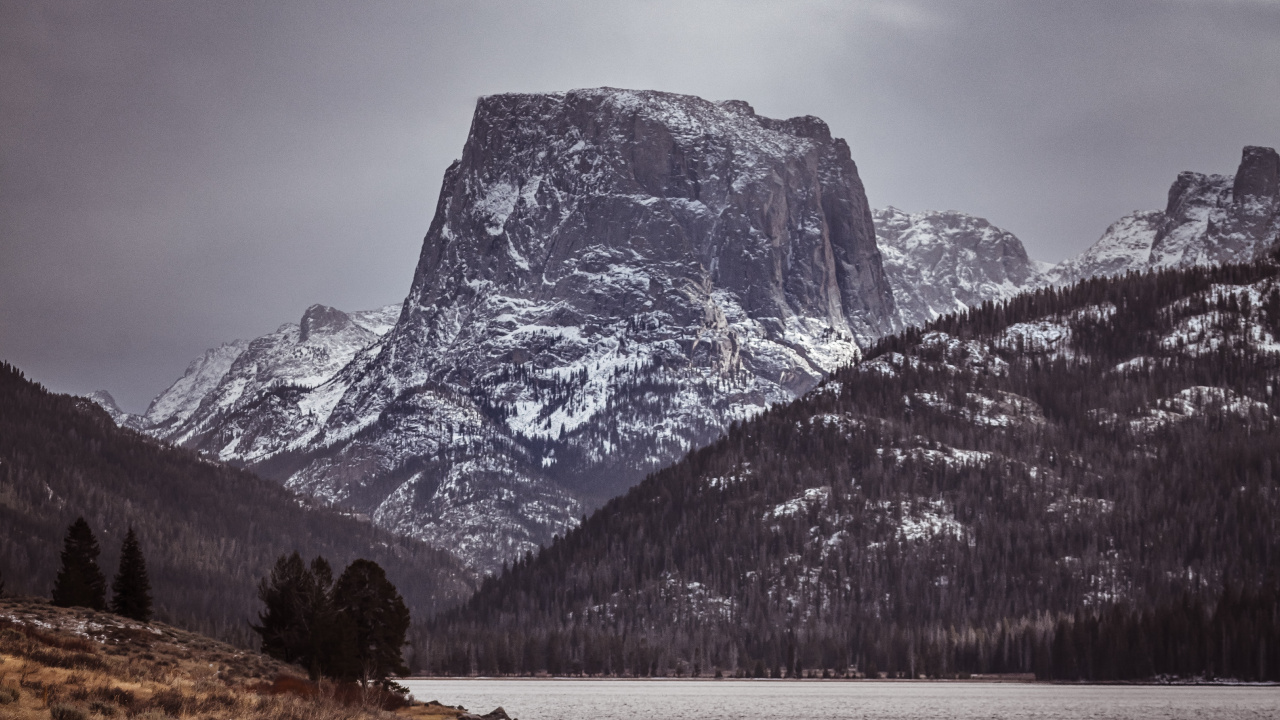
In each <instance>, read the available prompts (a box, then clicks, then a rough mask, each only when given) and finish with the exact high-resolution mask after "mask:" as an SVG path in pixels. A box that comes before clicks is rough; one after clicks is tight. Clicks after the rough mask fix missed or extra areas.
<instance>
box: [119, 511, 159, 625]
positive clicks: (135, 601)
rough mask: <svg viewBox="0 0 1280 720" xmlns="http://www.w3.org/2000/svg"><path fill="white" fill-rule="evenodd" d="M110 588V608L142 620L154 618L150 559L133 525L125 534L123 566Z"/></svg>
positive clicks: (121, 558)
mask: <svg viewBox="0 0 1280 720" xmlns="http://www.w3.org/2000/svg"><path fill="white" fill-rule="evenodd" d="M111 591H112V596H111V612H114V613H115V614H117V615H123V616H125V617H127V618H131V619H133V620H138V621H141V622H147V621H148V620H150V619H151V582H150V581H149V580H148V579H147V563H146V561H145V560H143V558H142V548H141V547H140V546H139V545H138V538H137V536H136V535H134V534H133V528H129V532H128V533H127V534H126V535H125V536H124V545H122V546H121V548H120V570H119V571H118V572H117V573H116V576H115V579H114V580H112V581H111Z"/></svg>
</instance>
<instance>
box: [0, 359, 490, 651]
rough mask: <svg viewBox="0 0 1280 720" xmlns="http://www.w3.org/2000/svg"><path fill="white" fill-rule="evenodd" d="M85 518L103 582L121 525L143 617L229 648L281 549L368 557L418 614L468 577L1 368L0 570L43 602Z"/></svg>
mask: <svg viewBox="0 0 1280 720" xmlns="http://www.w3.org/2000/svg"><path fill="white" fill-rule="evenodd" d="M78 516H83V517H84V518H85V519H86V520H88V522H89V525H90V527H92V529H93V531H94V533H95V534H96V535H97V538H98V542H99V544H100V545H101V547H102V557H101V558H100V560H99V564H100V566H101V567H102V569H103V571H104V573H106V574H107V575H108V577H110V576H111V575H112V574H113V573H114V572H115V567H116V562H117V558H118V553H119V548H120V545H121V542H122V541H123V539H124V536H125V533H126V531H127V530H128V529H129V528H130V527H132V528H133V529H134V531H135V532H136V533H137V537H138V539H139V542H140V543H141V546H142V550H143V554H144V556H145V557H146V564H147V570H148V574H149V576H150V580H151V587H152V595H153V598H154V600H155V610H156V615H157V617H158V618H159V619H161V620H164V621H166V622H169V623H172V624H175V625H180V626H183V627H186V628H190V629H194V630H198V631H201V632H204V633H206V634H212V635H215V636H217V637H220V638H223V639H227V640H231V641H234V642H237V643H239V644H242V645H251V644H252V633H251V632H250V630H249V626H248V623H249V621H250V620H254V619H256V615H255V613H256V611H258V610H260V609H261V606H260V604H259V603H258V600H257V583H258V580H259V579H260V578H262V577H265V576H266V575H267V574H268V573H270V571H271V567H272V566H273V565H274V563H275V561H276V558H278V557H279V556H280V555H282V554H285V553H288V552H292V551H293V550H295V549H296V550H299V551H301V552H302V553H303V554H304V555H306V556H307V557H308V559H309V558H311V557H314V556H315V555H317V554H321V555H324V556H325V557H326V558H328V559H329V560H330V562H331V563H332V564H333V565H334V566H335V567H337V568H339V569H340V568H342V567H343V566H345V565H346V564H347V563H348V562H350V561H351V560H353V559H355V558H356V557H365V558H369V559H371V560H374V561H376V562H378V563H379V564H380V565H382V566H383V568H385V569H386V571H387V575H388V577H389V578H390V579H391V580H392V582H394V583H395V584H396V586H397V587H398V588H399V590H400V592H401V593H402V594H403V596H404V598H405V601H406V602H407V603H408V604H409V606H410V607H411V608H412V611H413V613H414V615H415V617H417V618H425V617H426V616H427V615H429V614H431V613H433V612H436V611H438V610H440V609H442V608H445V607H448V606H449V605H451V604H454V603H457V602H459V601H460V600H462V599H463V598H464V597H466V596H467V595H468V594H469V593H470V592H471V591H472V589H473V587H474V585H473V575H472V574H471V572H470V571H468V570H466V569H464V568H463V567H462V566H461V564H460V563H459V562H458V560H457V559H456V558H455V557H454V556H452V555H451V554H449V553H448V552H445V551H443V550H438V549H434V548H430V547H427V546H425V545H423V544H422V543H420V542H417V541H414V540H410V539H406V538H402V537H397V536H395V535H393V534H392V533H389V532H387V531H385V530H381V529H378V528H375V527H373V526H372V525H371V524H370V523H369V522H368V520H367V519H365V520H361V519H359V518H356V517H352V516H350V515H344V514H342V513H338V512H335V511H333V510H330V509H325V508H322V507H317V506H315V505H314V504H313V503H310V502H308V501H307V500H306V499H304V498H301V497H298V496H297V495H295V494H294V493H293V492H291V491H289V490H286V489H285V488H282V487H281V486H280V485H279V484H278V483H276V482H272V481H269V480H264V479H261V478H259V477H257V476H255V475H252V474H250V473H248V472H245V471H243V470H237V469H234V468H230V467H227V466H225V465H222V464H219V463H215V462H212V461H210V460H208V459H206V458H203V457H201V456H199V455H197V454H196V453H194V452H192V451H191V450H186V449H182V448H176V447H173V446H170V445H168V444H165V443H161V442H157V441H156V440H155V439H153V438H151V437H148V436H146V435H143V434H140V433H138V432H135V431H133V430H129V429H125V428H120V427H117V426H116V425H115V423H114V422H113V421H112V418H111V417H109V416H108V414H107V413H105V412H103V411H102V410H101V409H99V407H98V406H97V405H95V404H94V403H91V402H89V401H87V400H85V399H83V398H77V397H71V396H66V395H55V394H52V393H49V392H48V391H46V390H45V389H44V388H42V387H40V386H39V385H37V384H35V383H32V382H31V381H29V380H26V379H25V378H24V377H23V375H22V373H21V372H19V371H18V370H17V369H15V368H13V367H12V366H10V365H8V364H3V363H0V574H2V575H3V578H4V581H5V590H6V591H7V592H10V593H26V594H32V595H46V594H47V593H48V592H49V589H50V588H51V587H52V585H53V581H54V575H55V573H56V572H57V569H58V566H59V562H58V552H59V550H60V549H61V548H62V540H63V536H64V535H65V534H66V529H67V527H68V526H69V525H70V524H71V523H72V522H73V521H74V520H75V519H76V518H77V517H78Z"/></svg>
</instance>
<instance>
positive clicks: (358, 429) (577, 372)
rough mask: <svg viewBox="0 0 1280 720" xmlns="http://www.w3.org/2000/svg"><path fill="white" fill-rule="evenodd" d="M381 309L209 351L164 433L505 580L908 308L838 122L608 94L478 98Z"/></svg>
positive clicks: (310, 316) (164, 411)
mask: <svg viewBox="0 0 1280 720" xmlns="http://www.w3.org/2000/svg"><path fill="white" fill-rule="evenodd" d="M361 317H363V316H361V315H360V314H348V313H344V312H342V311H339V310H336V309H333V308H327V307H323V306H313V307H311V308H308V310H307V311H306V313H305V314H304V316H303V318H302V320H301V321H300V322H299V323H298V324H290V325H286V326H283V327H282V328H281V329H280V330H278V331H277V332H276V333H274V334H272V335H268V336H264V337H262V338H258V339H257V340H254V341H252V342H249V343H239V344H235V345H228V346H224V347H222V348H219V349H217V350H214V351H210V353H208V354H207V355H206V357H204V358H202V359H201V360H200V361H197V362H196V363H194V364H193V365H192V367H191V368H190V369H189V370H188V373H187V375H186V376H184V378H183V379H181V380H179V381H178V382H177V383H175V385H174V387H172V388H170V390H168V391H166V392H165V393H163V394H162V395H161V396H160V397H159V398H157V400H156V401H155V402H154V403H153V404H152V408H151V409H150V410H149V411H148V416H147V421H148V422H149V423H150V427H151V428H152V431H153V432H154V433H155V434H157V435H160V436H162V437H166V438H169V439H172V440H174V441H176V442H180V443H183V444H186V445H188V446H193V447H197V448H200V449H202V450H204V451H206V452H208V453H210V454H212V455H215V456H217V457H219V458H220V459H223V460H226V461H231V462H237V463H243V464H247V465H250V466H252V467H254V468H256V469H257V470H258V471H260V472H263V473H265V474H268V475H271V476H273V477H276V478H278V479H280V480H281V481H283V482H285V483H287V484H288V485H289V486H290V487H293V488H295V489H297V490H299V491H302V492H305V493H308V494H311V495H313V496H317V497H320V498H322V499H324V500H326V501H328V502H331V503H334V504H336V505H341V506H344V507H347V508H350V509H352V510H355V511H357V512H361V513H366V514H368V515H371V516H372V517H373V518H374V519H375V520H376V521H377V522H378V523H380V524H382V525H383V526H386V527H389V528H393V529H395V530H398V531H401V532H404V533H406V534H409V535H412V536H415V537H419V538H422V539H425V540H428V541H430V542H432V543H434V544H436V545H438V546H442V547H448V548H449V549H451V550H454V551H455V552H457V553H459V554H460V555H461V556H463V557H464V558H466V559H467V560H469V561H470V562H472V563H473V564H475V565H476V566H478V567H483V568H493V567H495V566H497V564H498V563H500V562H501V561H502V560H503V559H506V558H510V557H512V556H515V555H518V554H519V553H522V552H524V551H526V550H529V549H531V548H534V547H536V546H537V545H538V544H541V543H545V542H548V541H549V540H550V539H551V538H552V536H553V535H554V534H556V533H559V532H563V531H564V530H565V529H566V528H568V527H571V526H572V525H573V524H574V523H575V522H576V518H577V517H578V516H579V515H580V514H581V512H582V511H583V510H584V509H585V507H586V506H587V505H589V504H591V503H593V502H597V501H602V500H604V499H606V498H608V497H611V496H612V495H614V494H616V493H618V492H620V491H622V490H624V489H625V488H627V487H628V486H630V485H631V484H632V483H634V482H636V481H638V480H639V479H640V478H641V477H643V475H644V474H645V473H646V472H648V471H650V470H653V469H655V468H657V467H659V466H661V465H664V464H666V463H668V462H670V461H672V460H674V459H675V458H677V457H678V456H680V455H681V454H682V453H684V452H686V451H687V450H688V449H690V448H692V447H695V446H697V445H700V444H702V443H704V442H706V441H708V440H710V439H712V438H713V437H714V436H715V435H717V434H718V433H719V432H721V430H722V429H723V428H725V427H726V426H727V425H728V424H729V423H730V422H732V421H734V420H739V419H743V418H746V417H749V416H751V415H753V414H756V413H758V412H759V411H761V410H762V409H764V408H766V407H768V406H769V405H770V404H772V403H776V402H784V401H788V400H791V399H792V398H794V397H796V396H797V395H798V394H800V393H803V392H805V391H807V390H808V389H809V388H811V387H813V386H814V385H815V384H816V383H817V382H818V381H819V380H821V379H822V378H823V377H824V376H825V375H826V374H827V373H829V372H830V371H832V370H834V369H835V368H836V367H838V366H840V365H842V364H845V363H848V362H851V361H853V360H854V359H856V358H857V357H858V356H859V346H860V345H866V344H868V343H870V342H871V341H872V340H874V339H875V338H877V337H879V336H881V335H883V334H884V333H886V332H888V331H890V330H892V329H894V328H896V327H897V326H898V323H899V318H898V316H897V312H896V309H895V305H894V298H893V293H892V289H891V287H890V285H889V282H888V280H887V278H886V276H885V274H884V270H883V268H882V266H881V260H880V253H879V251H878V250H877V247H876V238H875V234H874V230H873V220H872V217H871V212H870V209H869V208H868V206H867V201H866V196H865V193H864V191H863V187H862V183H861V180H860V179H859V177H858V172H857V168H856V166H855V165H854V162H853V160H852V158H851V157H850V154H849V148H848V145H847V144H846V143H845V142H844V141H843V140H840V139H838V138H833V137H832V136H831V133H830V131H829V129H828V128H827V126H826V124H824V123H823V122H822V121H821V120H819V119H817V118H813V117H801V118H792V119H790V120H774V119H770V118H764V117H760V116H758V115H756V114H755V112H754V111H753V110H752V108H751V106H750V105H748V104H746V103H744V102H740V101H728V102H722V103H715V102H709V101H706V100H702V99H700V98H695V97H690V96H682V95H672V94H668V93H658V92H633V91H625V90H613V89H608V88H604V89H596V90H580V91H573V92H568V93H552V94H543V95H497V96H491V97H486V98H482V99H481V100H480V101H479V103H478V105H477V107H476V113H475V117H474V119H473V122H472V127H471V133H470V135H469V137H468V140H467V143H466V146H465V147H464V148H463V152H462V157H461V158H460V159H459V160H458V161H457V162H455V163H454V164H453V165H452V166H451V167H450V168H449V169H448V171H447V172H446V174H445V180H444V183H443V186H442V189H441V195H440V199H439V203H438V205H437V209H436V214H435V218H434V219H433V221H432V224H431V227H430V230H429V232H428V233H427V236H426V239H425V241H424V242H423V247H422V253H421V257H420V259H419V263H418V267H417V270H416V273H415V275H414V280H413V285H412V287H411V289H410V292H409V296H408V298H407V299H406V301H405V303H404V305H403V309H402V310H401V308H399V307H396V308H388V309H386V310H385V313H384V314H383V315H382V316H380V317H381V318H382V321H383V324H384V325H385V327H378V328H374V327H372V326H371V325H370V324H369V323H368V322H365V321H364V320H362V319H361ZM392 324H394V328H391V327H390V326H391V325H392Z"/></svg>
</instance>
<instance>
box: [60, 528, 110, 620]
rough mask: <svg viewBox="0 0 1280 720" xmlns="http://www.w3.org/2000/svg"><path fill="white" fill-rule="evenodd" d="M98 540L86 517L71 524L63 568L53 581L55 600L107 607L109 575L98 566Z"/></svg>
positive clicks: (64, 549) (64, 548)
mask: <svg viewBox="0 0 1280 720" xmlns="http://www.w3.org/2000/svg"><path fill="white" fill-rule="evenodd" d="M98 553H99V549H98V540H97V538H95V537H94V536H93V531H92V530H90V529H89V523H87V522H85V520H84V518H83V517H80V518H76V521H75V522H74V523H72V524H71V526H70V527H68V528H67V537H66V540H65V541H64V542H63V545H62V568H61V569H59V570H58V577H57V579H56V580H55V581H54V584H53V604H54V605H57V606H59V607H72V606H80V607H87V608H93V609H94V610H106V609H107V579H106V577H104V576H103V574H102V571H101V570H99V569H98V562H97V561H98Z"/></svg>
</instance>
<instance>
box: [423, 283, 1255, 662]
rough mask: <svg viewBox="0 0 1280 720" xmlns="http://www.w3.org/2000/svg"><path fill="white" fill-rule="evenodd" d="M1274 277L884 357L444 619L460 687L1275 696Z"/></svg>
mask: <svg viewBox="0 0 1280 720" xmlns="http://www.w3.org/2000/svg"><path fill="white" fill-rule="evenodd" d="M1278 274H1280V269H1278V268H1277V265H1276V263H1275V261H1274V259H1268V260H1265V261H1260V262H1257V263H1254V264H1250V265H1236V266H1226V267H1218V268H1194V269H1187V270H1178V271H1164V272H1160V273H1154V274H1144V275H1133V274H1131V275H1128V276H1125V277H1122V278H1116V279H1110V280H1088V281H1084V282H1082V283H1080V284H1077V285H1075V286H1073V287H1070V288H1066V289H1054V288H1048V289H1042V290H1039V291H1036V292H1034V293H1030V294H1026V295H1021V296H1018V297H1016V298H1013V299H1012V300H1010V301H1007V302H1001V303H987V304H984V305H983V306H981V307H979V308H975V309H973V310H971V311H969V312H967V313H963V314H960V315H953V316H948V317H944V318H941V319H939V320H938V321H936V322H934V323H932V324H931V325H929V326H928V327H926V328H924V329H921V330H913V331H910V332H908V333H906V334H903V335H898V336H894V337H890V338H887V339H885V340H883V341H881V342H880V343H879V344H878V345H877V346H876V347H875V348H874V349H873V350H872V351H871V352H869V353H868V355H867V356H866V358H865V359H864V360H862V361H861V362H859V363H858V364H856V365H854V366H851V367H847V368H844V369H842V370H840V371H839V372H837V373H836V374H835V375H834V376H833V377H832V378H831V379H830V380H829V381H828V382H826V383H824V384H823V385H822V386H820V387H819V388H817V389H816V390H814V391H812V392H811V393H809V394H808V395H806V396H805V397H803V398H802V399H800V400H798V401H796V402H794V403H792V404H789V405H786V406H778V407H775V408H774V409H772V410H771V411H769V412H767V413H766V414H764V415H763V416H761V417H759V418H757V419H755V420H753V421H750V422H747V423H744V424H739V425H735V426H734V427H733V428H732V429H731V430H730V431H729V432H728V433H727V434H726V435H725V436H724V437H723V438H722V439H721V440H719V441H718V442H716V443H714V444H713V445H711V446H709V447H707V448H705V449H702V450H699V451H696V452H693V453H691V454H690V455H688V456H687V457H686V458H685V459H684V460H683V461H682V462H679V463H677V464H676V465H674V466H672V467H670V468H668V469H665V470H663V471H660V472H658V473H655V474H654V475H652V476H650V477H649V478H648V479H646V480H645V481H644V482H643V483H642V484H640V485H638V486H637V487H636V488H634V489H633V490H632V491H631V492H629V493H627V494H626V495H625V496H622V497H620V498H617V499H615V500H613V501H611V502H610V503H608V504H607V505H606V506H605V507H604V508H602V509H601V510H600V511H599V512H597V513H595V514H594V515H593V516H591V517H590V518H588V519H587V520H586V521H585V522H584V523H583V524H582V525H581V526H580V527H579V528H577V529H575V530H573V531H571V532H569V533H568V534H567V536H566V537H564V538H563V539H558V540H557V541H556V542H555V543H554V544H553V545H552V546H551V547H549V548H547V549H545V550H544V551H543V552H541V553H539V554H538V555H536V556H534V555H527V556H526V557H525V558H524V559H523V560H521V561H519V562H517V563H516V564H515V565H514V567H511V568H508V569H506V571H505V572H503V573H502V574H501V576H500V577H498V578H496V579H491V580H488V581H486V582H485V583H484V585H483V587H482V589H481V591H480V592H479V593H478V594H477V595H476V596H475V597H474V598H473V599H472V600H471V601H469V602H468V603H467V604H466V605H465V606H463V607H462V608H460V609H458V610H455V611H452V612H449V613H446V614H445V615H443V616H442V617H440V618H439V619H438V620H437V622H436V623H435V626H434V627H433V628H432V632H430V633H429V634H428V635H427V636H426V637H424V638H422V639H421V640H420V643H421V645H422V647H421V648H420V649H421V650H423V652H425V653H426V654H427V655H429V657H430V658H431V663H432V667H433V669H434V670H435V671H437V672H441V673H468V672H478V673H485V674H488V673H520V672H530V671H540V670H548V671H551V672H553V673H576V672H586V673H591V674H597V673H611V674H634V675H649V674H669V675H676V674H681V673H689V674H702V675H709V674H712V673H714V672H724V673H736V674H743V673H745V674H754V675H760V674H771V675H787V676H790V675H795V674H797V673H806V672H819V673H821V672H832V673H836V674H844V673H847V672H849V671H850V670H851V667H856V668H857V671H858V672H860V673H867V674H870V673H877V672H880V673H890V674H901V675H912V676H914V675H921V674H926V675H935V676H937V675H951V674H955V673H965V672H1036V673H1037V674H1038V675H1040V676H1041V677H1057V678H1077V677H1084V678H1090V679H1095V680H1100V679H1109V678H1142V677H1151V676H1153V675H1181V676H1192V675H1198V676H1229V677H1239V678H1255V679H1256V678H1263V677H1266V678H1272V679H1278V678H1280V605H1278V603H1277V598H1278V595H1277V592H1276V588H1277V580H1280V577H1278V573H1280V534H1278V533H1277V530H1280V488H1278V487H1277V472H1278V471H1280V428H1278V427H1277V423H1276V415H1277V412H1280V398H1278V397H1277V393H1276V387H1275V386H1276V384H1277V382H1280V342H1277V339H1276V338H1277V337H1278V336H1280V279H1278V278H1277V275H1278Z"/></svg>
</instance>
